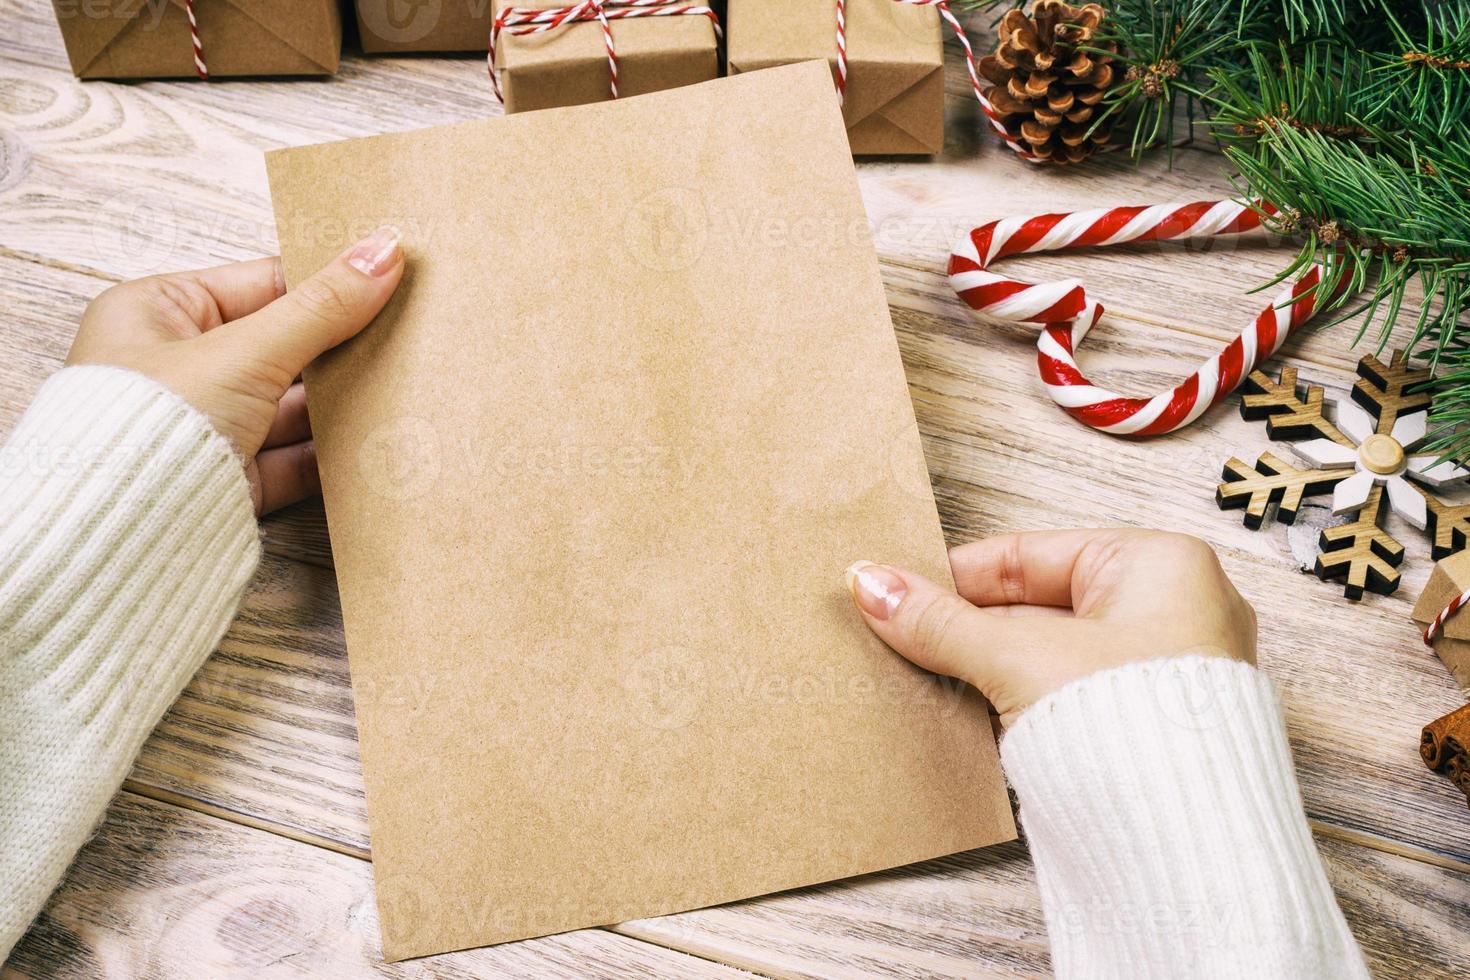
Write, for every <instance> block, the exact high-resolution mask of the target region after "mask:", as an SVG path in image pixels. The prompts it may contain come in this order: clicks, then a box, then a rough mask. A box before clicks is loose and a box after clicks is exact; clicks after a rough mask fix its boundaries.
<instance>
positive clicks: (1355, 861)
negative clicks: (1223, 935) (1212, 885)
mask: <svg viewBox="0 0 1470 980" xmlns="http://www.w3.org/2000/svg"><path fill="white" fill-rule="evenodd" d="M1319 846H1320V847H1321V850H1322V856H1323V858H1324V859H1325V862H1326V865H1327V873H1328V877H1329V878H1330V879H1331V881H1332V884H1333V887H1334V888H1335V889H1336V891H1337V895H1338V898H1339V901H1340V902H1341V904H1342V908H1343V912H1344V914H1345V915H1346V916H1347V919H1348V923H1349V925H1350V926H1351V927H1352V930H1353V934H1354V935H1355V936H1356V937H1357V938H1358V941H1359V943H1360V944H1361V945H1362V947H1363V952H1364V955H1365V956H1366V957H1367V958H1368V965H1369V968H1370V969H1371V971H1372V973H1373V976H1375V977H1377V978H1378V980H1389V978H1402V980H1414V978H1418V977H1423V978H1435V980H1449V978H1452V977H1463V976H1464V975H1465V971H1466V970H1467V969H1470V953H1467V951H1466V948H1465V946H1464V943H1463V939H1462V938H1461V937H1462V936H1463V935H1464V934H1465V931H1466V929H1467V928H1470V911H1467V909H1466V907H1465V899H1466V883H1465V879H1464V876H1462V875H1460V874H1457V873H1454V872H1446V871H1443V870H1440V869H1436V868H1432V867H1429V866H1428V865H1425V864H1423V863H1421V862H1418V861H1414V860H1411V859H1406V858H1403V857H1398V856H1395V855H1390V854H1384V853H1381V852H1378V851H1374V850H1370V849H1367V848H1363V847H1358V846H1356V845H1352V844H1346V843H1342V842H1339V841H1332V840H1326V841H1319ZM1143 912H1144V910H1126V909H1118V910H1116V914H1115V915H1114V919H1115V921H1116V923H1117V927H1118V928H1120V929H1128V928H1136V927H1137V926H1136V925H1133V924H1130V922H1131V920H1130V916H1131V915H1135V914H1142V913H1143ZM1229 915H1230V910H1228V909H1211V910H1209V911H1208V913H1206V914H1202V915H1200V916H1199V917H1182V918H1180V919H1178V920H1175V921H1173V922H1162V923H1160V924H1159V925H1158V926H1157V927H1156V928H1155V931H1156V932H1162V933H1164V934H1166V935H1167V936H1169V937H1170V938H1171V939H1172V940H1174V941H1177V942H1181V943H1208V942H1209V941H1210V937H1211V935H1212V934H1213V933H1214V932H1216V931H1217V930H1219V929H1220V928H1221V927H1222V925H1223V924H1224V923H1226V922H1228V916H1229ZM1040 916H1041V911H1040V895H1039V893H1038V891H1037V889H1036V885H1035V881H1034V878H1033V876H1032V874H1031V868H1030V864H1029V862H1027V861H1026V859H1025V851H1024V848H1023V847H1022V845H1021V844H1006V845H1003V846H1001V847H995V848H991V849H989V850H987V851H973V852H970V853H966V854H957V855H954V856H953V857H950V858H946V859H944V860H942V861H931V862H927V863H925V864H919V865H913V866H911V867H907V868H898V869H895V870H893V871H889V872H885V873H882V874H876V875H868V876H866V877H863V878H857V879H853V880H851V881H845V882H839V883H836V884H832V885H823V886H820V887H817V888H805V889H800V890H798V891H793V892H787V893H784V894H781V895H776V896H771V897H768V898H764V899H759V900H754V901H750V902H740V903H736V904H734V905H726V906H721V907H719V908H714V909H705V910H702V911H699V912H690V913H686V914H685V915H681V916H670V917H667V918H662V919H649V920H644V921H639V922H629V923H625V924H623V925H622V926H619V927H618V931H619V932H621V933H624V934H626V935H630V936H637V937H639V938H643V939H648V940H651V941H657V942H662V943H664V944H665V945H669V946H673V947H675V948H679V949H686V950H688V951H690V952H694V953H697V954H698V955H700V956H704V957H708V958H710V959H716V960H720V961H721V962H725V963H730V964H733V965H736V966H740V967H743V968H745V969H748V970H751V971H753V972H756V973H760V974H763V975H766V976H772V977H782V978H787V977H790V978H827V977H840V976H850V975H854V974H856V975H861V976H874V977H954V978H963V977H975V976H984V977H1034V976H1037V975H1038V974H1041V973H1044V972H1045V971H1046V970H1047V969H1048V968H1049V958H1048V954H1047V946H1046V936H1045V933H1044V932H1043V931H1042V930H1040V929H1038V928H1036V924H1037V923H1038V922H1040Z"/></svg>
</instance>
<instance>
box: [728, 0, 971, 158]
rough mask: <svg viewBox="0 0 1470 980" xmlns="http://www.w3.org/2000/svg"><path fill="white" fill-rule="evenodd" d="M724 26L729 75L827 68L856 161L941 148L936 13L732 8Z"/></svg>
mask: <svg viewBox="0 0 1470 980" xmlns="http://www.w3.org/2000/svg"><path fill="white" fill-rule="evenodd" d="M728 21H729V23H728V28H729V39H728V43H729V56H728V57H729V65H730V74H732V75H734V74H736V73H738V72H745V71H755V70H757V69H761V68H771V67H774V66H776V65H785V64H790V63H792V62H795V61H809V60H812V59H824V60H826V61H828V62H829V63H830V64H831V65H832V70H833V74H834V77H835V78H836V80H837V82H838V84H839V87H840V88H841V89H843V91H842V94H841V97H842V100H843V101H842V114H843V118H844V119H845V120H846V122H847V136H848V141H849V142H850V143H851V145H852V152H853V153H856V154H875V153H900V154H928V153H938V152H939V151H940V150H942V149H943V148H944V45H943V39H942V36H941V34H940V29H939V12H938V10H937V9H936V8H935V6H934V5H932V4H916V3H908V2H901V0H846V3H844V4H837V5H834V3H833V2H832V0H730V10H729V15H728ZM839 24H841V30H840V31H839ZM844 46H845V51H843V47H844Z"/></svg>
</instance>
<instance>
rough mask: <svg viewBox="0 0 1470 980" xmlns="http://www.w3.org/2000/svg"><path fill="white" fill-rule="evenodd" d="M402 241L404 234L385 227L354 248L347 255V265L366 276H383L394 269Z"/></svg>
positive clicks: (395, 229) (390, 227)
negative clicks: (399, 244)
mask: <svg viewBox="0 0 1470 980" xmlns="http://www.w3.org/2000/svg"><path fill="white" fill-rule="evenodd" d="M401 241H403V234H402V233H401V232H400V231H399V230H398V229H397V228H395V227H393V226H392V225H384V226H383V227H381V228H379V229H378V230H377V231H375V232H373V233H372V234H371V235H369V236H367V237H366V238H364V239H363V240H362V241H360V242H358V243H357V244H356V245H354V246H352V251H350V252H348V253H347V264H348V265H350V266H352V267H353V268H354V269H356V270H357V271H358V272H361V273H362V274H363V275H365V276H371V277H374V278H376V277H378V276H381V275H382V274H383V273H385V272H387V271H388V270H389V269H391V268H393V264H394V262H395V261H397V258H398V243H399V242H401Z"/></svg>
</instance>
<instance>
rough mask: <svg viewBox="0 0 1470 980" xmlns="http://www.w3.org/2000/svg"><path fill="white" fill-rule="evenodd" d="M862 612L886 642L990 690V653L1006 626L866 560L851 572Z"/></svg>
mask: <svg viewBox="0 0 1470 980" xmlns="http://www.w3.org/2000/svg"><path fill="white" fill-rule="evenodd" d="M847 586H848V588H849V589H851V590H852V597H853V601H854V602H855V603H856V604H857V607H858V611H859V612H861V613H862V615H863V619H865V620H866V621H867V623H868V626H869V627H870V628H871V629H872V631H873V632H874V633H876V634H877V635H878V638H879V639H881V640H882V641H883V642H884V643H887V644H888V645H889V646H891V647H893V649H895V650H897V651H898V652H899V653H901V654H902V655H903V656H904V657H906V658H907V659H909V660H911V661H913V662H914V663H915V664H917V665H919V666H920V667H923V668H924V669H925V670H929V671H933V672H934V673H936V674H945V675H948V676H950V677H958V678H960V679H961V680H965V681H969V682H970V683H971V684H973V685H975V686H976V687H978V688H980V689H981V690H982V691H984V690H985V684H984V683H982V681H983V680H984V679H985V675H986V673H987V671H985V669H984V666H985V658H986V653H985V648H986V647H987V646H990V645H991V644H992V642H993V641H994V640H995V639H996V636H995V633H996V630H997V628H1000V629H1004V628H1005V627H1006V625H1007V624H1006V623H1005V622H1004V620H1001V619H1000V618H999V617H996V616H989V615H987V614H986V613H984V612H983V611H981V610H980V609H978V608H976V607H975V606H973V605H971V604H970V603H969V602H967V601H965V600H964V599H963V598H961V597H960V596H959V595H957V594H956V593H954V592H952V591H951V590H949V589H945V588H941V587H940V586H938V585H935V584H934V583H933V582H931V581H929V580H928V579H926V578H924V577H923V576H922V575H916V574H914V573H913V572H909V571H904V570H903V569H898V568H892V567H890V566H887V565H875V564H873V563H872V562H866V561H860V562H857V563H856V564H854V565H853V566H852V567H850V568H848V570H847Z"/></svg>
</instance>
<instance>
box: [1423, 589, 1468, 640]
mask: <svg viewBox="0 0 1470 980" xmlns="http://www.w3.org/2000/svg"><path fill="white" fill-rule="evenodd" d="M1467 602H1470V589H1466V590H1465V591H1464V592H1461V593H1460V594H1459V595H1457V596H1455V597H1454V598H1453V599H1451V600H1450V604H1449V605H1448V606H1445V607H1444V608H1443V609H1441V610H1440V612H1439V615H1438V616H1435V617H1434V622H1432V623H1430V624H1429V627H1428V628H1427V629H1426V630H1425V631H1424V645H1425V646H1427V647H1432V646H1434V638H1435V637H1436V636H1438V635H1439V631H1440V630H1442V629H1444V624H1445V623H1446V622H1448V621H1449V618H1450V617H1451V616H1453V615H1454V614H1455V613H1457V612H1459V611H1460V607H1461V606H1463V605H1464V604H1465V603H1467Z"/></svg>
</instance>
